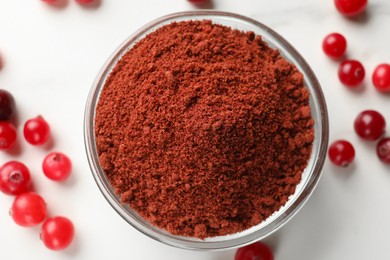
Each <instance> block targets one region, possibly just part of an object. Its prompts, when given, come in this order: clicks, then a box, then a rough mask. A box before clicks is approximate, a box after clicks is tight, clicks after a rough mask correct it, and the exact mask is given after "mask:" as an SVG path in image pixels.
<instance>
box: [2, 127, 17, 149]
mask: <svg viewBox="0 0 390 260" xmlns="http://www.w3.org/2000/svg"><path fill="white" fill-rule="evenodd" d="M16 137H17V134H16V128H15V126H14V125H13V124H11V123H10V122H8V121H1V122H0V150H9V149H11V148H12V147H13V146H14V144H15V142H16Z"/></svg>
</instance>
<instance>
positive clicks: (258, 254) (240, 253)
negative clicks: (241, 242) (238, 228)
mask: <svg viewBox="0 0 390 260" xmlns="http://www.w3.org/2000/svg"><path fill="white" fill-rule="evenodd" d="M234 259H235V260H273V259H274V255H273V253H272V250H271V248H270V247H269V246H267V245H266V244H264V243H263V242H256V243H253V244H251V245H248V246H244V247H242V248H239V249H238V250H237V252H236V256H235V257H234Z"/></svg>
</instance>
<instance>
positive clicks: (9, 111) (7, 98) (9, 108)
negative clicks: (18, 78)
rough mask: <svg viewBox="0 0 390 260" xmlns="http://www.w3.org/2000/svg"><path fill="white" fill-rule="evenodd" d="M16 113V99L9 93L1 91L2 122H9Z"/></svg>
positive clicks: (0, 108) (0, 115)
mask: <svg viewBox="0 0 390 260" xmlns="http://www.w3.org/2000/svg"><path fill="white" fill-rule="evenodd" d="M14 113H15V99H14V97H13V96H12V95H11V93H9V92H8V91H6V90H4V89H0V121H5V120H9V119H10V118H11V117H12V115H13V114H14Z"/></svg>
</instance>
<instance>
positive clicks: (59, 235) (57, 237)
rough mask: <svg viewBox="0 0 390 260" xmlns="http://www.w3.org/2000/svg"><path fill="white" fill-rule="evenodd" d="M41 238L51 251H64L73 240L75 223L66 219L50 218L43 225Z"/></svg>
mask: <svg viewBox="0 0 390 260" xmlns="http://www.w3.org/2000/svg"><path fill="white" fill-rule="evenodd" d="M40 236H41V239H42V241H43V243H44V244H45V246H46V247H47V248H49V249H51V250H63V249H65V248H67V247H68V246H69V245H70V243H71V242H72V240H73V237H74V226H73V223H72V221H70V220H69V219H68V218H65V217H54V218H48V219H47V220H46V221H45V222H44V223H43V225H42V229H41V234H40Z"/></svg>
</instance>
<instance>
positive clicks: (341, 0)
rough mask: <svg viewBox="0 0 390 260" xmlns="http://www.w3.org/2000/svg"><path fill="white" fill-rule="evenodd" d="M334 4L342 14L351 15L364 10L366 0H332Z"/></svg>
mask: <svg viewBox="0 0 390 260" xmlns="http://www.w3.org/2000/svg"><path fill="white" fill-rule="evenodd" d="M334 4H335V6H336V8H337V10H338V11H339V12H340V13H341V14H342V15H344V16H348V17H352V16H356V15H359V14H361V13H363V12H364V11H365V10H366V7H367V4H368V0H334Z"/></svg>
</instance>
